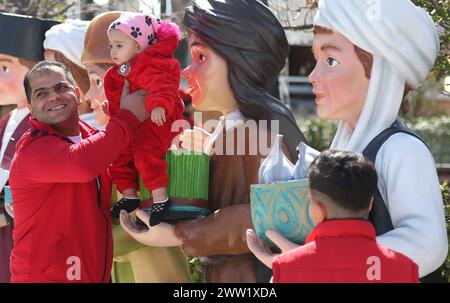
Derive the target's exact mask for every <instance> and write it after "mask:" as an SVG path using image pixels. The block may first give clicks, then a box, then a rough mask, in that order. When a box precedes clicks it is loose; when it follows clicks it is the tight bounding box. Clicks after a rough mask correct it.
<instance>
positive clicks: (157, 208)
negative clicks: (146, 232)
mask: <svg viewBox="0 0 450 303" xmlns="http://www.w3.org/2000/svg"><path fill="white" fill-rule="evenodd" d="M171 204H172V202H171V201H170V199H168V200H167V201H166V202H159V203H153V207H152V211H151V212H150V226H155V225H158V224H159V223H161V221H163V220H164V217H165V216H166V214H167V212H168V211H169V208H170V205H171Z"/></svg>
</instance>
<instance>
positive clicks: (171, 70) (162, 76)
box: [137, 56, 180, 116]
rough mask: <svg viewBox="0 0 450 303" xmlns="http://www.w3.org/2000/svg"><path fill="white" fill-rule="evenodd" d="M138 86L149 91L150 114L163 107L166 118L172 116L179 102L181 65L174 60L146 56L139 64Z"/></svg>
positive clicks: (147, 104)
mask: <svg viewBox="0 0 450 303" xmlns="http://www.w3.org/2000/svg"><path fill="white" fill-rule="evenodd" d="M139 68H140V70H139V73H138V74H139V77H138V79H137V80H138V82H139V83H138V84H139V86H141V87H143V88H144V89H145V90H146V91H147V94H148V95H147V100H146V102H145V106H146V108H147V111H148V112H149V113H151V112H152V110H153V109H154V108H155V107H163V108H164V109H165V111H166V116H170V115H171V114H172V111H173V108H174V106H175V104H176V103H175V102H176V100H179V95H178V89H179V86H180V64H179V63H178V61H177V60H176V59H174V58H170V57H153V58H150V57H149V56H144V57H143V60H140V62H139Z"/></svg>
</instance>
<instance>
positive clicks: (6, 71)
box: [2, 65, 11, 74]
mask: <svg viewBox="0 0 450 303" xmlns="http://www.w3.org/2000/svg"><path fill="white" fill-rule="evenodd" d="M10 71H11V69H10V68H9V67H7V66H5V65H3V66H2V72H4V73H5V74H6V73H9V72H10Z"/></svg>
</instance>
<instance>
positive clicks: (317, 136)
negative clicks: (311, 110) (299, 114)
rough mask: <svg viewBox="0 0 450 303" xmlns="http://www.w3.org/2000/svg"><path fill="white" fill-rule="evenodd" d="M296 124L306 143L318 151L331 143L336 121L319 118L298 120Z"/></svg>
mask: <svg viewBox="0 0 450 303" xmlns="http://www.w3.org/2000/svg"><path fill="white" fill-rule="evenodd" d="M297 124H298V127H299V128H300V129H301V131H302V132H303V134H304V135H305V137H306V140H307V141H308V145H309V146H311V147H313V148H315V149H317V150H319V151H323V150H325V149H327V148H328V147H329V146H330V145H331V141H333V137H334V134H335V133H336V128H337V125H336V123H334V122H331V121H323V120H320V119H307V120H300V121H297Z"/></svg>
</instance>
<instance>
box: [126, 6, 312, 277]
mask: <svg viewBox="0 0 450 303" xmlns="http://www.w3.org/2000/svg"><path fill="white" fill-rule="evenodd" d="M183 23H184V25H185V26H186V27H187V28H188V30H189V32H190V42H189V49H190V53H191V56H192V63H191V65H190V66H189V67H188V68H186V69H185V70H184V72H183V76H184V77H185V78H186V80H187V81H188V89H187V92H188V93H189V94H190V95H191V97H192V104H193V106H194V108H196V109H197V110H201V111H219V112H221V113H222V114H223V117H222V118H221V121H220V122H219V125H218V126H217V128H216V130H215V131H214V133H213V134H212V135H211V136H205V135H202V133H201V132H200V131H189V132H185V133H184V135H183V137H182V142H183V143H182V146H183V147H185V148H188V149H192V147H194V149H197V148H196V146H197V147H198V146H199V145H198V144H197V143H198V140H196V139H194V138H195V136H196V135H199V136H200V137H201V138H202V139H201V140H200V141H201V143H200V146H201V148H200V149H203V146H212V149H208V148H207V149H208V150H211V153H210V182H209V185H210V190H209V203H210V210H211V211H212V212H213V213H212V214H211V215H209V216H207V217H205V218H203V219H200V220H192V221H189V220H188V221H179V222H177V223H176V224H175V225H170V224H166V223H161V224H160V225H158V226H153V227H151V228H150V229H149V230H145V231H142V230H139V229H138V228H136V226H135V225H134V223H133V221H132V220H131V219H130V217H129V216H127V215H126V214H125V213H123V214H121V223H122V225H123V226H124V228H125V229H126V230H127V231H128V232H129V233H130V234H131V235H132V236H133V237H134V238H135V239H137V240H138V241H140V242H142V243H145V244H147V245H158V246H176V245H181V247H182V248H183V250H184V252H185V253H186V254H188V255H191V256H200V260H201V263H202V267H203V278H204V281H205V282H268V281H269V278H270V275H271V273H270V271H265V270H264V266H261V263H259V262H258V261H257V260H256V258H255V257H254V256H253V255H252V254H251V253H250V251H249V249H248V248H247V245H246V242H245V230H246V229H247V228H249V227H251V226H252V222H251V215H250V205H249V202H250V185H251V184H256V183H258V170H259V167H260V164H261V160H262V159H263V158H264V157H265V156H267V150H265V151H263V150H262V149H261V148H260V145H264V144H260V142H261V141H262V140H266V141H267V142H268V144H267V147H268V148H270V146H271V144H272V143H273V140H274V138H275V136H274V135H275V134H276V133H280V134H282V135H284V151H285V153H286V155H287V156H288V157H289V158H291V160H294V161H295V160H296V147H297V146H298V144H299V142H300V141H301V140H304V137H303V135H302V133H301V132H300V130H299V129H298V127H297V124H296V121H295V119H294V117H293V115H292V113H291V112H290V111H289V110H288V109H287V108H286V106H284V105H283V104H282V103H281V102H280V101H279V100H277V99H275V98H274V97H272V96H271V95H270V94H269V93H268V90H269V89H270V88H271V87H272V86H273V84H274V83H275V80H276V78H277V76H278V74H279V72H280V71H281V69H282V68H283V67H284V65H285V62H286V58H287V56H288V53H289V45H288V42H287V39H286V36H285V33H284V31H283V28H282V27H281V25H280V23H279V22H278V20H277V19H276V17H275V16H274V15H273V14H272V12H271V11H270V10H269V9H268V8H267V7H266V6H264V5H263V4H261V3H260V2H258V1H254V0H233V1H214V0H209V1H194V5H193V7H191V8H188V9H187V10H186V13H185V16H184V20H183ZM265 122H268V123H265ZM271 122H276V123H271ZM254 130H257V131H256V132H254ZM206 137H207V138H206ZM197 138H198V136H197ZM204 139H205V140H204ZM263 142H265V141H263ZM137 215H138V216H139V217H140V218H141V219H142V220H143V221H144V222H148V215H147V214H146V213H145V212H143V211H139V212H138V213H137Z"/></svg>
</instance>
